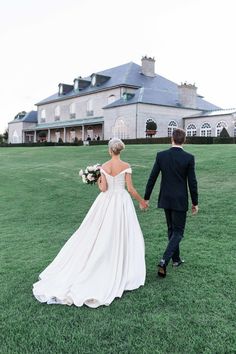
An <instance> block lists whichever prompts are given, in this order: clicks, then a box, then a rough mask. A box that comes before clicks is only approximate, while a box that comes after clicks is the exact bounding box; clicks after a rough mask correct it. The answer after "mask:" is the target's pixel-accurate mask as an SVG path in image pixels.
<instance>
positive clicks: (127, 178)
mask: <svg viewBox="0 0 236 354" xmlns="http://www.w3.org/2000/svg"><path fill="white" fill-rule="evenodd" d="M125 182H126V186H127V190H128V192H129V193H130V194H131V195H132V197H134V198H135V199H136V200H137V201H138V202H139V203H140V204H141V206H142V207H143V208H144V209H145V208H147V203H146V202H145V200H144V199H143V198H142V197H141V196H140V195H139V194H138V192H137V191H136V189H135V188H134V186H133V182H132V177H131V174H130V173H126V175H125Z"/></svg>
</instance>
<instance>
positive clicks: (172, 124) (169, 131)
mask: <svg viewBox="0 0 236 354" xmlns="http://www.w3.org/2000/svg"><path fill="white" fill-rule="evenodd" d="M177 128H178V123H177V122H176V121H175V120H171V121H170V122H169V124H168V127H167V136H168V137H171V136H172V134H173V131H174V130H175V129H177Z"/></svg>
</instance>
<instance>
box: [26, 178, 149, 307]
mask: <svg viewBox="0 0 236 354" xmlns="http://www.w3.org/2000/svg"><path fill="white" fill-rule="evenodd" d="M111 177H112V176H111ZM108 179H109V178H108ZM145 275H146V268H145V252H144V240H143V235H142V231H141V228H140V225H139V222H138V219H137V215H136V212H135V208H134V205H133V201H132V199H131V197H130V195H129V193H128V192H127V191H126V190H125V189H124V188H119V184H118V188H117V186H116V188H110V189H108V191H106V192H105V193H100V194H99V195H98V197H97V198H96V200H95V201H94V203H93V205H92V206H91V208H90V210H89V211H88V213H87V215H86V217H85V219H84V220H83V222H82V224H81V225H80V227H79V228H78V229H77V230H76V231H75V233H74V234H73V235H72V236H71V237H70V238H69V240H68V241H67V242H66V244H65V245H64V246H63V247H62V249H61V250H60V252H59V253H58V255H57V256H56V258H55V259H54V260H53V261H52V263H51V264H49V266H48V267H47V268H46V269H45V270H44V271H43V272H42V273H41V274H40V275H39V279H40V280H39V281H38V282H36V283H35V284H34V285H33V294H34V296H35V297H36V299H37V300H38V301H40V302H46V303H48V304H64V305H72V304H74V305H76V306H82V305H87V306H89V307H93V308H96V307H98V306H101V305H109V304H111V302H112V301H113V300H114V299H115V298H116V297H121V296H122V294H123V292H124V291H125V290H133V289H137V288H139V287H140V286H142V285H144V282H145Z"/></svg>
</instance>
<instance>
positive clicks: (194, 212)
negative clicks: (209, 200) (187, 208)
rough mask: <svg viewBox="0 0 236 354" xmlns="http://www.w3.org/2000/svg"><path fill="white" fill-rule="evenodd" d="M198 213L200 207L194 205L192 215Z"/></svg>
mask: <svg viewBox="0 0 236 354" xmlns="http://www.w3.org/2000/svg"><path fill="white" fill-rule="evenodd" d="M197 213H198V205H192V214H193V215H196V214H197Z"/></svg>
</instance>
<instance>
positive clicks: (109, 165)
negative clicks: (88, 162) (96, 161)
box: [102, 161, 111, 172]
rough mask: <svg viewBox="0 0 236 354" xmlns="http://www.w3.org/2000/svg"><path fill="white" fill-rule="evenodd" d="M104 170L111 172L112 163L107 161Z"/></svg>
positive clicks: (103, 165) (103, 166)
mask: <svg viewBox="0 0 236 354" xmlns="http://www.w3.org/2000/svg"><path fill="white" fill-rule="evenodd" d="M102 169H103V170H105V171H107V172H109V171H110V169H111V162H110V161H106V162H104V163H103V164H102Z"/></svg>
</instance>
